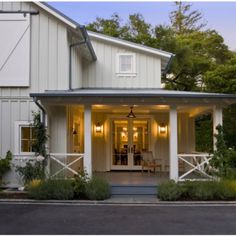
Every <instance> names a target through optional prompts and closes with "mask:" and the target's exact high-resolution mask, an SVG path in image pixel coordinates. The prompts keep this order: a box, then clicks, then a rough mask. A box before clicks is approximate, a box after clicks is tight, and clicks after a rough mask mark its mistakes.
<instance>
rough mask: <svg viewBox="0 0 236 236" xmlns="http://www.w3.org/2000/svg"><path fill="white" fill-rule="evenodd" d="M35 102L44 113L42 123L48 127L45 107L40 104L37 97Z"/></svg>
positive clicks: (34, 98)
mask: <svg viewBox="0 0 236 236" xmlns="http://www.w3.org/2000/svg"><path fill="white" fill-rule="evenodd" d="M33 100H34V102H35V104H36V105H37V106H38V107H39V109H40V110H41V111H42V114H43V117H42V123H43V124H44V125H46V124H45V123H46V110H45V109H44V107H43V106H42V105H41V104H40V103H39V102H38V98H37V97H33Z"/></svg>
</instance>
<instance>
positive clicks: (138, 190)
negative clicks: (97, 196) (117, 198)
mask: <svg viewBox="0 0 236 236" xmlns="http://www.w3.org/2000/svg"><path fill="white" fill-rule="evenodd" d="M111 194H112V195H157V186H156V185H111Z"/></svg>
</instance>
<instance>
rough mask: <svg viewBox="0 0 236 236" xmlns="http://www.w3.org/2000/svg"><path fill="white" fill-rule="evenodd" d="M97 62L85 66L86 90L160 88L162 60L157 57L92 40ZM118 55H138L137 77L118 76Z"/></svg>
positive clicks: (84, 84) (84, 85) (84, 81)
mask: <svg viewBox="0 0 236 236" xmlns="http://www.w3.org/2000/svg"><path fill="white" fill-rule="evenodd" d="M92 44H93V47H94V50H95V53H96V55H97V58H98V59H97V61H96V62H94V63H92V64H88V63H87V64H84V66H83V87H85V88H160V87H161V60H160V58H158V57H157V56H151V55H150V54H146V53H143V52H142V53H141V52H140V51H138V50H137V51H134V50H129V49H128V48H125V47H121V46H120V47H117V46H115V45H113V44H110V43H104V42H102V41H99V40H94V39H93V40H92ZM117 53H135V54H136V72H137V75H136V76H135V77H128V76H126V77H120V76H118V75H117V74H116V60H117V56H116V55H117Z"/></svg>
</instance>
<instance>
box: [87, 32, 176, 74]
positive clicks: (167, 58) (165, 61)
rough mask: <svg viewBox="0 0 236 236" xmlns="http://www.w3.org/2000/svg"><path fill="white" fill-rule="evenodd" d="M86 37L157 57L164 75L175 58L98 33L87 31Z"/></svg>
mask: <svg viewBox="0 0 236 236" xmlns="http://www.w3.org/2000/svg"><path fill="white" fill-rule="evenodd" d="M88 35H89V36H90V37H91V38H95V39H100V40H103V41H106V42H110V43H114V44H118V45H122V46H125V47H129V48H132V49H136V50H140V51H143V52H146V53H150V54H153V55H158V56H159V57H161V70H162V72H164V73H165V72H166V71H167V70H168V66H169V64H170V62H171V60H172V57H173V56H175V55H174V54H173V53H170V52H166V51H163V50H160V49H157V48H152V47H148V46H145V45H142V44H137V43H133V42H130V41H126V40H123V39H119V38H115V37H111V36H108V35H105V34H100V33H95V32H92V31H88Z"/></svg>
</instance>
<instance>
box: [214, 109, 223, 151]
mask: <svg viewBox="0 0 236 236" xmlns="http://www.w3.org/2000/svg"><path fill="white" fill-rule="evenodd" d="M217 125H223V117H222V108H221V107H218V106H214V107H213V149H214V151H215V150H216V137H215V135H214V134H217V130H216V126H217Z"/></svg>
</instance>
